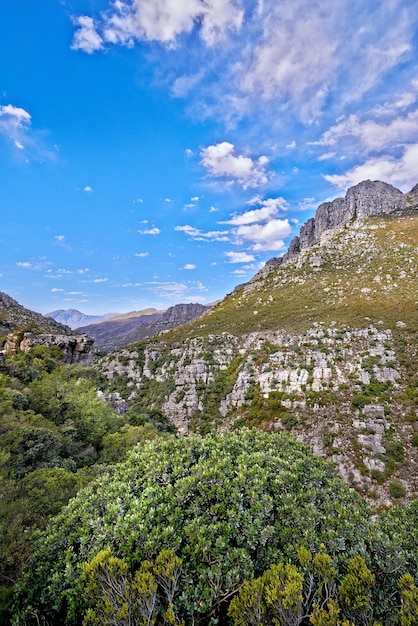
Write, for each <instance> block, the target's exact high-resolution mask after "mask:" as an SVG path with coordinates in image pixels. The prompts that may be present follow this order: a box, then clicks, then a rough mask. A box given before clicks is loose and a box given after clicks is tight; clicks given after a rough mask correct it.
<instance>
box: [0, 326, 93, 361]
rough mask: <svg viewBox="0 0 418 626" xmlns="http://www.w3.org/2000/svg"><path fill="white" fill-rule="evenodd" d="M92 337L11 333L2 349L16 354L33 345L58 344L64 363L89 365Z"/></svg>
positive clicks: (47, 345) (25, 350)
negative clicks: (63, 356)
mask: <svg viewBox="0 0 418 626" xmlns="http://www.w3.org/2000/svg"><path fill="white" fill-rule="evenodd" d="M93 344H94V339H92V338H91V337H88V336H87V335H57V334H45V333H30V332H29V333H23V334H20V333H12V334H10V335H8V336H7V340H6V343H5V344H4V349H5V350H6V352H10V353H11V354H16V351H17V350H18V349H19V350H21V351H22V352H28V351H29V350H31V349H32V348H34V347H35V346H46V347H47V348H50V347H52V346H58V347H59V348H61V350H62V351H63V353H64V355H65V361H66V363H69V364H73V363H77V364H79V365H90V364H91V362H92V359H93Z"/></svg>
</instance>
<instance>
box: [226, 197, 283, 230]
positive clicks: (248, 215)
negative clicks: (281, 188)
mask: <svg viewBox="0 0 418 626" xmlns="http://www.w3.org/2000/svg"><path fill="white" fill-rule="evenodd" d="M259 204H260V205H261V206H260V208H259V209H252V210H250V211H246V212H245V213H241V214H234V215H233V216H232V217H231V218H230V219H229V220H227V221H225V222H219V223H220V224H232V225H234V226H242V225H245V224H254V223H257V222H264V221H266V220H270V219H271V218H272V217H275V216H276V215H277V214H278V213H279V211H280V210H285V209H286V208H287V202H286V200H285V199H284V198H267V199H266V200H262V201H259Z"/></svg>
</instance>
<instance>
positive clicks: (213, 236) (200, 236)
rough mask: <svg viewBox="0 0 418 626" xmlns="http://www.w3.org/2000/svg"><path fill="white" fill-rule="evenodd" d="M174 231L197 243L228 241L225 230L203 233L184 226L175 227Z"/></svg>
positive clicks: (187, 225)
mask: <svg viewBox="0 0 418 626" xmlns="http://www.w3.org/2000/svg"><path fill="white" fill-rule="evenodd" d="M174 230H177V231H179V232H183V233H185V234H186V235H188V236H189V237H191V238H192V239H195V240H197V241H210V240H212V241H229V237H228V231H227V230H211V231H208V232H203V231H201V230H199V229H198V228H195V227H194V226H190V225H189V224H186V225H185V226H175V227H174Z"/></svg>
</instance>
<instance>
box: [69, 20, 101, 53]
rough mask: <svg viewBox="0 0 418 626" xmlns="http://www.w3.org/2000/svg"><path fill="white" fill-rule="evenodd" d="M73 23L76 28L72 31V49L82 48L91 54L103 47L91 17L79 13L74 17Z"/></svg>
mask: <svg viewBox="0 0 418 626" xmlns="http://www.w3.org/2000/svg"><path fill="white" fill-rule="evenodd" d="M73 23H74V25H75V26H76V27H77V28H78V30H76V32H75V33H74V38H73V42H72V44H71V49H72V50H82V51H83V52H87V54H93V52H97V51H98V50H102V48H103V39H102V37H101V36H100V35H99V33H98V32H97V29H96V23H95V21H94V20H93V18H91V17H88V16H86V15H80V16H79V17H76V18H74V20H73Z"/></svg>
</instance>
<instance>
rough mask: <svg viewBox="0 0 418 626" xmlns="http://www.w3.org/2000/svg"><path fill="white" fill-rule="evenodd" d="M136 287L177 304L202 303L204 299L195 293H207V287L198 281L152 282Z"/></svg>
mask: <svg viewBox="0 0 418 626" xmlns="http://www.w3.org/2000/svg"><path fill="white" fill-rule="evenodd" d="M129 286H131V285H129ZM136 286H141V287H143V288H144V289H148V290H149V291H151V292H152V293H155V294H156V295H157V296H159V297H161V298H164V299H168V300H173V301H177V302H202V301H204V298H203V297H202V296H199V295H196V292H197V293H198V294H199V293H202V292H205V291H207V287H205V285H204V284H203V283H201V282H200V281H185V282H177V281H172V282H169V281H161V282H159V281H152V282H148V283H143V284H140V285H136Z"/></svg>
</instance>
